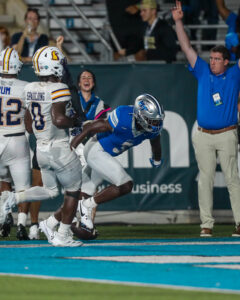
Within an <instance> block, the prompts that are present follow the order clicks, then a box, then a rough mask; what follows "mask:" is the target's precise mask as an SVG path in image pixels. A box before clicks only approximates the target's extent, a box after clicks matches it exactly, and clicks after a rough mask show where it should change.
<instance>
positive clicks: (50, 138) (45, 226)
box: [0, 47, 82, 247]
mask: <svg viewBox="0 0 240 300" xmlns="http://www.w3.org/2000/svg"><path fill="white" fill-rule="evenodd" d="M63 61H64V56H63V54H62V53H61V52H60V51H59V50H58V48H56V47H42V48H40V49H39V50H37V51H36V53H35V54H34V57H33V67H34V71H35V74H36V75H37V76H38V77H39V81H38V82H32V83H29V84H27V85H26V87H25V89H24V91H25V99H26V102H27V108H28V109H27V111H26V114H25V124H26V129H27V131H28V132H31V131H33V133H34V135H35V136H36V139H37V160H38V164H39V167H40V169H41V174H42V181H43V187H40V186H34V187H32V188H30V189H27V190H25V191H23V192H20V193H10V192H5V194H2V196H1V198H0V219H4V218H5V216H6V213H7V212H8V210H9V208H10V207H13V206H14V205H16V204H18V203H21V202H26V201H38V200H47V199H50V198H54V197H56V196H57V195H58V194H59V189H58V183H60V185H61V188H63V189H64V192H65V194H64V203H63V206H62V208H61V210H62V213H61V218H60V219H57V216H54V215H53V216H51V218H49V219H48V220H47V221H43V222H41V223H40V226H39V227H40V229H41V230H42V231H43V232H44V234H45V235H46V236H47V238H48V241H49V242H50V243H51V244H52V245H54V246H67V247H77V246H81V244H82V243H81V242H80V241H79V242H78V241H74V240H73V239H72V236H71V232H70V226H71V223H72V219H73V217H74V216H75V214H76V209H77V204H78V199H79V190H80V187H81V164H80V161H79V159H78V157H77V155H76V154H75V153H74V152H73V151H71V149H70V145H69V135H68V128H70V127H73V126H77V125H79V124H76V123H77V121H78V120H77V119H74V118H70V117H68V116H67V111H68V107H69V106H70V100H71V94H70V91H69V89H68V86H67V85H65V84H63V83H61V82H60V80H61V77H62V74H63ZM60 221H61V222H60ZM59 222H60V226H59V228H58V231H56V226H57V225H58V224H59Z"/></svg>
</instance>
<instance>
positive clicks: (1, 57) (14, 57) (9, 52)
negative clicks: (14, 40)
mask: <svg viewBox="0 0 240 300" xmlns="http://www.w3.org/2000/svg"><path fill="white" fill-rule="evenodd" d="M22 65H23V63H22V62H21V60H20V59H19V55H18V53H17V51H16V50H15V49H14V48H9V47H8V48H6V49H5V50H2V51H1V52H0V74H8V75H17V74H18V73H19V72H20V70H21V68H22Z"/></svg>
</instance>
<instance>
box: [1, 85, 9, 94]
mask: <svg viewBox="0 0 240 300" xmlns="http://www.w3.org/2000/svg"><path fill="white" fill-rule="evenodd" d="M10 93H11V88H10V87H9V86H0V94H2V95H10Z"/></svg>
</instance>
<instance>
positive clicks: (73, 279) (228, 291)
mask: <svg viewBox="0 0 240 300" xmlns="http://www.w3.org/2000/svg"><path fill="white" fill-rule="evenodd" d="M0 276H13V277H25V278H39V279H48V280H68V281H81V282H95V283H106V284H116V285H127V286H140V287H141V286H142V287H154V288H163V289H174V290H185V291H205V292H213V293H221V294H238V295H239V294H240V291H238V290H230V289H218V288H199V287H191V286H178V285H171V284H151V283H139V282H129V281H114V280H105V279H87V278H81V277H78V278H75V277H57V276H44V275H34V274H18V273H16V274H14V273H0Z"/></svg>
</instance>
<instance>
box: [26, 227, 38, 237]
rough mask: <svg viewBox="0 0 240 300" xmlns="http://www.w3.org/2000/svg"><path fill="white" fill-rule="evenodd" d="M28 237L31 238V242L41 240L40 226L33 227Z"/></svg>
mask: <svg viewBox="0 0 240 300" xmlns="http://www.w3.org/2000/svg"><path fill="white" fill-rule="evenodd" d="M28 237H29V238H30V240H39V228H38V225H36V224H35V225H32V226H31V227H30V228H29V235H28Z"/></svg>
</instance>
